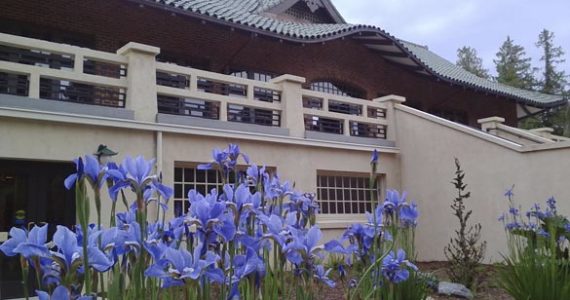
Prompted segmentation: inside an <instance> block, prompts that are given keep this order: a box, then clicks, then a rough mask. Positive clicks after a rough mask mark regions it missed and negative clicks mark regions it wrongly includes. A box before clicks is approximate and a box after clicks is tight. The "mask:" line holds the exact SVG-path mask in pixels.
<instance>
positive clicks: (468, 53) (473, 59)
mask: <svg viewBox="0 0 570 300" xmlns="http://www.w3.org/2000/svg"><path fill="white" fill-rule="evenodd" d="M455 64H456V65H458V66H460V67H462V68H463V69H465V70H466V71H469V72H471V73H473V74H475V75H477V76H479V77H481V78H489V71H488V70H487V69H485V68H484V67H483V59H481V58H480V57H479V56H477V50H475V48H472V47H468V46H463V47H461V48H459V49H457V62H456V63H455Z"/></svg>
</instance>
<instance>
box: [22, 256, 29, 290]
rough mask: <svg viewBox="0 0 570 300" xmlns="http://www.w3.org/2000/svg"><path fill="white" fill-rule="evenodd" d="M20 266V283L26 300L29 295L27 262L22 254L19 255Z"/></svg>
mask: <svg viewBox="0 0 570 300" xmlns="http://www.w3.org/2000/svg"><path fill="white" fill-rule="evenodd" d="M20 266H21V268H22V284H23V285H24V298H26V300H28V299H30V295H29V293H28V272H29V267H28V262H27V261H26V259H25V258H24V257H23V256H20Z"/></svg>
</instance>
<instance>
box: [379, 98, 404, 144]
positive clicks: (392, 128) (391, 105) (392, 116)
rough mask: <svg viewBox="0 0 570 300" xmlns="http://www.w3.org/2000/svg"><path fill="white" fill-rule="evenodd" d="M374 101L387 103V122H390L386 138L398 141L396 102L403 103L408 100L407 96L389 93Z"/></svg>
mask: <svg viewBox="0 0 570 300" xmlns="http://www.w3.org/2000/svg"><path fill="white" fill-rule="evenodd" d="M372 101H374V102H379V103H384V104H385V105H386V122H387V123H388V125H387V128H386V139H387V140H389V141H394V142H396V133H397V131H396V126H397V124H396V111H395V109H396V108H395V107H396V104H401V103H404V102H406V98H404V97H402V96H396V95H388V96H384V97H380V98H376V99H374V100H372Z"/></svg>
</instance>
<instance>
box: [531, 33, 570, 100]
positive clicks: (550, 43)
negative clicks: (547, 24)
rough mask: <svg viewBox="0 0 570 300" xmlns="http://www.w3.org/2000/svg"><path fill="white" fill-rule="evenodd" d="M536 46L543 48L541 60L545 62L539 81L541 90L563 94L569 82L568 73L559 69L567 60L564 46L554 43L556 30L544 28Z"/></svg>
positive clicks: (547, 92)
mask: <svg viewBox="0 0 570 300" xmlns="http://www.w3.org/2000/svg"><path fill="white" fill-rule="evenodd" d="M536 46H537V47H538V48H540V49H541V50H542V57H541V58H540V61H541V62H543V63H544V65H543V69H542V80H540V81H539V86H540V91H541V92H543V93H546V94H556V95H561V94H563V93H564V92H565V88H566V84H567V80H566V74H565V72H564V71H559V70H558V67H559V65H560V64H563V63H564V62H565V61H566V60H565V59H564V50H563V49H562V47H560V46H555V45H554V32H551V31H548V30H547V29H543V30H542V32H541V33H540V34H539V35H538V42H536Z"/></svg>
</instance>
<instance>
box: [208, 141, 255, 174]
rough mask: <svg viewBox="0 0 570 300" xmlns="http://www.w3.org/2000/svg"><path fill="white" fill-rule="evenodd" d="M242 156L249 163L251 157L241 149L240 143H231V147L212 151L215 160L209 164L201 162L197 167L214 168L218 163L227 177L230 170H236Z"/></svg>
mask: <svg viewBox="0 0 570 300" xmlns="http://www.w3.org/2000/svg"><path fill="white" fill-rule="evenodd" d="M240 156H241V157H243V160H244V161H245V163H246V164H248V165H249V157H248V156H247V155H246V154H245V153H242V152H241V151H240V148H239V146H238V145H235V144H230V145H229V147H228V148H227V149H224V150H221V149H218V148H216V149H214V150H213V151H212V158H213V160H214V161H213V162H211V163H207V164H200V165H198V167H197V169H198V170H211V169H213V168H214V165H217V166H218V167H219V168H220V170H221V171H222V173H223V174H224V176H225V177H227V175H228V174H229V172H230V171H233V170H235V168H236V166H237V161H238V159H239V157H240Z"/></svg>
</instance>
